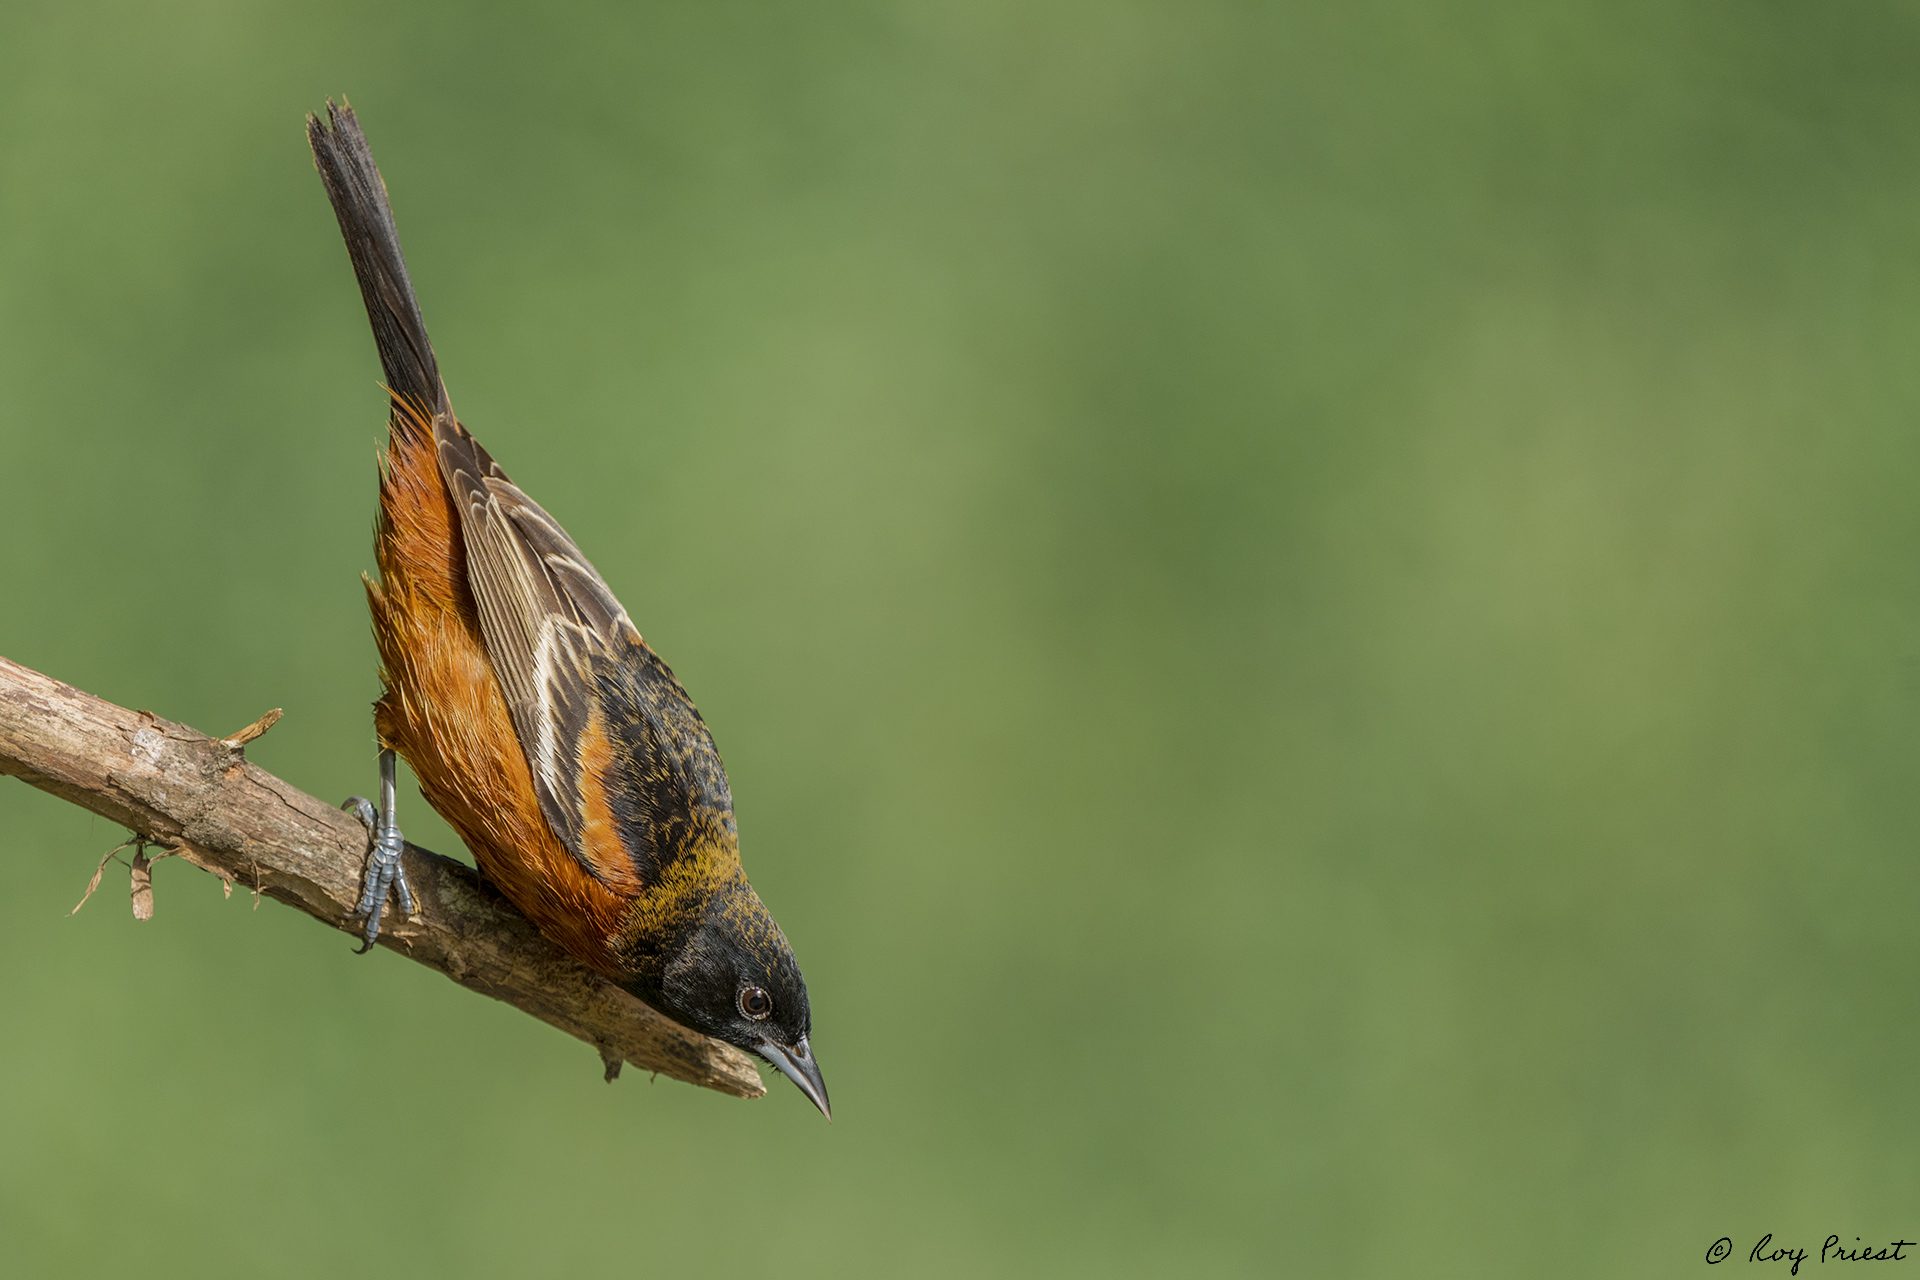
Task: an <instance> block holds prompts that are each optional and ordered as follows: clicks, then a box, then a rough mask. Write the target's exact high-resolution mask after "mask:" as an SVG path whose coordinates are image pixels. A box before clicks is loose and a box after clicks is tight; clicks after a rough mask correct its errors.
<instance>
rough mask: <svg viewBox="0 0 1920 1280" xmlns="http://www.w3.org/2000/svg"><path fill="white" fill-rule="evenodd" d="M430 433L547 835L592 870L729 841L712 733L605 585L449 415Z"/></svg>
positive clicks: (644, 865)
mask: <svg viewBox="0 0 1920 1280" xmlns="http://www.w3.org/2000/svg"><path fill="white" fill-rule="evenodd" d="M434 439H435V443H436V445H437V446H438V449H439V456H440V474H441V476H442V478H443V479H444V480H445V482H446V484H447V488H448V490H449V491H450V492H451V493H452V495H453V498H454V502H455V505H456V506H457V507H458V508H459V510H460V528H461V533H462V535H463V538H464V541H465V544H466V568H467V582H468V585H469V586H470V587H471V588H472V591H473V597H474V604H475V606H476V608H477V610H478V613H479V615H480V634H481V637H482V639H483V640H484V641H485V643H486V648H487V656H488V657H489V658H490V659H491V660H492V662H493V669H494V673H495V675H496V676H498V678H499V680H500V686H501V689H502V690H503V691H504V692H505V694H506V699H507V707H508V710H509V711H510V712H511V713H512V716H513V727H514V731H515V732H516V733H517V734H518V736H519V738H520V746H521V749H522V750H524V751H525V752H526V756H527V765H528V768H529V769H530V771H531V772H532V774H533V788H534V792H535V794H536V796H537V797H538V798H539V801H540V810H541V812H542V813H543V814H545V815H546V819H547V823H548V825H549V826H551V827H552V828H553V831H554V834H555V835H557V836H558V837H559V838H560V842H561V843H562V844H564V845H565V846H566V847H567V849H568V850H569V851H570V852H572V854H573V855H574V857H575V858H577V859H579V861H580V862H581V864H582V865H583V866H585V867H586V868H587V869H588V870H589V871H591V872H592V873H593V874H595V875H596V876H599V877H601V878H602V879H607V878H609V875H608V871H609V869H610V868H611V867H613V866H615V865H617V863H618V858H619V856H620V854H621V853H622V852H624V854H625V856H626V857H627V858H629V859H631V860H632V862H633V864H634V866H635V869H636V870H638V871H640V872H641V873H642V874H647V873H649V872H652V871H655V870H657V869H658V867H659V866H660V864H661V863H662V862H664V861H665V860H667V859H669V858H671V857H673V856H675V855H676V854H677V853H678V852H679V851H681V850H682V849H684V848H685V847H686V846H687V843H688V841H689V840H691V839H694V838H698V837H700V836H702V835H706V834H712V833H715V832H719V831H724V832H725V833H727V834H728V835H729V836H730V835H731V834H732V833H733V830H734V819H733V800H732V796H731V793H730V792H729V790H728V788H727V781H726V771H725V769H724V767H723V766H722V764H721V762H720V755H719V752H718V751H717V750H716V749H715V748H714V745H713V737H712V735H711V734H710V733H709V732H708V731H707V727H706V723H705V722H704V721H703V720H702V719H701V718H700V713H699V711H698V710H696V709H695V707H694V705H693V702H692V700H691V699H690V698H688V697H687V694H686V690H685V689H683V688H682V687H681V686H680V682H679V681H678V680H676V679H674V676H673V673H672V671H670V670H669V669H668V668H667V666H666V664H665V663H664V662H662V661H661V660H660V658H659V656H658V655H657V654H655V653H654V652H653V651H652V650H651V649H649V648H648V647H647V646H646V643H645V642H644V641H643V640H642V639H641V638H640V633H639V632H638V631H637V630H636V629H635V628H634V625H633V622H632V621H631V620H630V619H629V618H628V617H627V612H626V610H625V609H623V608H622V607H621V605H620V602H619V601H618V600H616V599H615V598H614V596H613V592H612V591H611V590H610V589H609V588H608V586H607V584H606V581H605V580H604V579H602V578H601V577H600V575H599V573H597V572H596V571H595V570H594V568H593V565H592V564H590V563H589V562H588V561H587V558H586V557H585V556H584V555H582V554H581V552H580V548H579V547H577V546H576V545H575V544H574V542H573V539H572V538H570V537H568V536H567V532H566V530H564V529H562V528H561V527H560V524H559V522H558V521H556V520H555V519H554V518H553V517H552V516H550V515H548V514H547V513H546V511H545V510H544V509H542V508H541V506H540V504H539V503H537V502H535V501H534V500H533V499H532V498H529V497H528V496H527V495H526V494H525V493H524V492H522V491H521V489H520V487H519V486H518V485H516V484H514V483H513V481H511V480H509V479H508V478H507V476H506V473H505V472H503V471H502V470H501V469H500V467H499V464H497V463H495V462H494V460H493V458H492V457H491V456H489V455H488V453H487V451H486V450H485V449H484V448H482V447H481V445H480V443H479V441H477V440H475V439H474V438H473V437H472V436H471V435H469V434H468V433H467V431H466V429H465V428H463V427H461V426H460V425H459V423H457V422H455V421H454V420H453V418H452V417H451V415H442V416H440V417H439V418H438V419H437V420H436V421H435V424H434ZM589 770H595V771H597V773H598V776H597V777H595V778H592V779H589V778H588V777H587V776H586V775H587V772H588V771H589ZM589 797H593V798H595V799H596V800H597V801H600V802H603V803H605V804H606V805H607V806H608V808H609V810H610V811H611V816H612V817H613V818H614V819H615V820H616V830H617V832H618V834H619V836H620V838H621V842H622V844H623V845H624V846H625V847H624V850H623V851H616V850H612V849H608V848H604V847H599V846H600V843H601V842H603V841H604V840H605V839H606V838H607V834H608V833H606V832H604V831H603V830H602V829H601V828H600V827H598V826H596V825H594V824H593V823H592V822H591V819H592V818H593V817H594V816H595V815H594V813H592V812H590V811H589ZM620 878H624V877H620Z"/></svg>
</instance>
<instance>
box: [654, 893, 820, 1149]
mask: <svg viewBox="0 0 1920 1280" xmlns="http://www.w3.org/2000/svg"><path fill="white" fill-rule="evenodd" d="M657 1003H658V1004H659V1006H660V1009H661V1012H663V1013H666V1014H668V1015H669V1016H671V1017H672V1018H674V1019H675V1020H676V1021H679V1022H682V1023H685V1024H686V1025H687V1026H689V1027H692V1028H693V1029H694V1030H696V1031H703V1032H705V1033H706V1034H708V1035H710V1036H712V1037H714V1038H715V1039H717V1040H724V1041H726V1042H727V1043H728V1044H732V1045H738V1046H739V1047H740V1048H742V1049H745V1050H747V1051H748V1052H749V1053H756V1054H758V1055H760V1056H761V1057H762V1058H765V1059H766V1060H767V1061H768V1062H770V1063H772V1064H773V1065H774V1066H776V1067H778V1068H779V1069H780V1071H781V1073H782V1074H783V1075H785V1076H786V1077H787V1078H788V1079H790V1080H792V1081H793V1082H794V1083H795V1084H796V1085H798V1086H800V1092H802V1093H804V1094H806V1095H807V1098H808V1099H809V1100H810V1101H811V1102H812V1103H813V1105H814V1106H816V1107H819V1108H820V1112H821V1114H822V1115H824V1116H826V1117H827V1118H828V1119H832V1118H833V1112H832V1111H831V1110H829V1108H828V1106H827V1086H826V1083H825V1081H823V1080H822V1079H821V1078H820V1065H819V1064H818V1063H817V1062H815V1061H814V1059H813V1050H812V1048H811V1046H809V1045H808V1044H807V1035H808V1034H809V1033H810V1032H811V1031H812V1030H813V1015H812V1012H811V1010H809V1009H808V1007H807V984H806V981H805V980H804V979H803V978H801V976H800V966H799V965H798V964H796V963H794V959H793V950H792V948H790V947H789V946H788V945H787V939H786V935H785V934H783V933H781V932H780V926H779V925H777V924H775V923H774V922H773V917H772V916H771V915H769V914H768V912H767V909H766V907H765V906H764V905H763V904H762V903H761V901H760V895H759V894H757V893H755V892H754V891H753V887H752V886H751V885H749V884H747V883H746V881H745V880H744V879H741V880H738V881H735V882H734V883H733V884H730V885H728V886H727V887H726V888H725V889H724V890H722V891H721V892H719V893H717V894H715V895H713V897H712V898H710V899H709V900H708V901H707V903H706V909H705V911H704V912H702V913H701V917H700V919H699V922H698V923H697V924H695V925H694V926H693V928H692V929H691V930H689V931H688V932H687V934H686V935H685V936H684V937H683V938H682V940H681V942H680V944H679V945H678V946H677V947H675V948H674V950H673V953H672V954H671V955H669V956H668V957H666V963H665V964H664V965H663V966H662V968H661V971H660V991H659V996H658V1001H657Z"/></svg>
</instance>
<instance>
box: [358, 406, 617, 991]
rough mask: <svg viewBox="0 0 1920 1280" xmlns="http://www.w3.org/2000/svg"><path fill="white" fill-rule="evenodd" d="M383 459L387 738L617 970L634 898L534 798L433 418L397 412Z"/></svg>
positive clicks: (496, 872) (588, 954)
mask: <svg viewBox="0 0 1920 1280" xmlns="http://www.w3.org/2000/svg"><path fill="white" fill-rule="evenodd" d="M386 462H387V466H386V473H385V475H384V476H383V477H382V478H381V483H380V523H379V526H378V529H377V531H376V534H375V544H374V547H375V555H376V558H377V560H378V562H379V565H380V582H379V583H378V584H375V583H373V582H372V581H369V582H368V583H367V603H368V606H369V608H370V609H371V611H372V613H373V633H374V639H375V641H376V642H377V643H378V645H379V648H380V661H381V673H380V674H381V679H382V680H383V681H384V682H385V684H386V693H385V694H384V695H383V696H382V697H381V699H380V701H379V703H378V705H377V706H376V707H375V709H374V725H375V727H376V729H377V730H378V732H379V735H380V742H381V745H382V746H386V747H391V748H393V750H395V751H397V752H399V753H400V755H401V757H402V758H404V759H405V760H406V762H407V764H408V765H409V766H410V767H411V768H412V769H413V772H414V775H415V776H416V777H418V778H419V780H420V789H421V791H422V792H424V793H425V795H426V797H427V801H428V803H430V804H432V805H433V807H434V808H435V809H436V810H438V811H439V813H440V815H441V816H442V817H444V818H445V819H446V820H447V821H448V823H449V824H451V825H452V827H453V829H454V830H455V831H458V832H459V833H460V838H461V839H462V840H465V841H466V843H467V847H468V848H469V849H471V850H472V851H473V855H474V858H475V859H476V860H477V861H478V862H479V865H480V870H481V872H482V873H484V874H485V875H486V877H487V879H489V880H491V881H492V882H493V883H494V884H495V885H497V886H499V888H500V890H501V892H503V893H505V894H506V895H507V897H508V899H509V900H511V901H512V902H513V904H514V905H515V906H517V907H519V908H520V910H521V912H523V913H524V914H525V915H526V916H527V917H528V918H529V919H531V920H532V921H533V922H534V924H535V925H537V926H538V927H539V929H540V931H541V932H542V933H544V934H546V935H547V937H549V938H551V939H552V940H553V941H555V942H556V943H558V944H560V945H561V946H562V947H564V948H565V949H566V950H567V951H569V952H570V953H572V954H573V955H574V956H575V957H576V958H578V959H579V960H581V961H582V962H584V963H586V964H588V965H591V966H593V967H594V968H596V969H599V970H600V971H601V972H603V973H606V974H608V975H609V976H611V977H615V978H618V977H621V976H622V974H621V971H620V967H619V965H618V964H617V962H616V961H615V960H614V958H613V951H612V944H613V940H614V938H615V936H616V935H617V933H618V932H619V928H620V921H621V919H622V918H623V916H624V915H625V914H626V908H627V903H626V901H625V900H623V899H622V898H621V897H619V896H617V895H615V894H614V893H611V892H609V891H608V890H607V889H606V888H603V887H602V886H601V885H600V884H598V883H596V882H595V881H594V879H593V877H591V876H590V875H588V874H587V873H586V871H585V870H584V869H583V868H582V867H581V866H580V864H579V863H578V862H577V861H575V860H574V858H573V856H572V855H571V854H569V853H568V852H567V850H566V849H565V848H564V847H563V846H562V845H561V844H560V842H559V840H558V839H556V838H555V837H554V835H553V832H552V829H551V828H550V827H548V825H547V821H546V818H545V817H544V816H543V815H542V814H541V812H540V804H539V801H538V800H536V799H535V798H534V791H533V779H532V775H531V774H530V773H529V771H528V768H527V759H526V753H525V752H524V751H523V750H522V749H521V746H520V741H519V739H518V737H517V736H516V735H515V733H514V728H513V720H512V717H511V715H510V714H509V713H508V711H507V704H506V699H505V697H504V696H503V695H502V694H501V691H500V684H499V681H498V680H496V679H495V678H494V674H493V667H492V664H491V663H490V661H489V660H488V658H487V653H486V648H485V644H484V642H483V641H482V639H481V636H480V623H479V618H478V615H477V614H476V613H475V612H474V606H473V599H472V595H471V593H470V591H469V590H468V588H467V585H466V580H465V576H464V574H465V570H464V555H463V552H462V549H461V546H460V531H459V526H458V522H457V521H458V513H457V512H455V511H454V509H453V504H452V501H451V499H450V498H449V497H448V494H447V490H446V486H445V485H444V484H443V483H442V482H441V479H440V470H439V466H438V463H437V461H436V458H435V451H434V446H433V436H432V429H431V427H430V426H429V425H428V424H427V423H425V422H422V421H420V420H419V419H418V418H416V417H414V416H412V415H411V414H408V413H405V412H404V411H396V414H395V421H394V424H393V437H392V441H391V443H390V445H389V447H388V450H387V458H386ZM403 826H404V823H403ZM637 887H638V886H637V885H636V886H635V888H637Z"/></svg>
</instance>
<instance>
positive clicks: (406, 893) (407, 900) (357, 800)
mask: <svg viewBox="0 0 1920 1280" xmlns="http://www.w3.org/2000/svg"><path fill="white" fill-rule="evenodd" d="M340 807H341V808H342V809H345V810H348V811H349V812H351V813H353V814H354V815H355V816H357V817H358V818H359V819H360V822H361V824H362V825H363V826H365V827H366V828H367V835H368V837H369V842H370V844H371V848H370V849H369V850H368V852H367V870H366V874H365V876H364V877H363V878H362V880H361V882H360V901H359V902H357V903H355V904H354V908H353V911H352V913H351V916H350V917H349V918H350V919H351V918H353V917H361V916H364V917H365V918H366V922H367V925H366V929H365V930H364V931H363V932H362V933H361V938H362V939H363V941H362V942H361V944H360V945H359V946H358V947H356V948H354V954H355V955H360V956H363V955H365V954H367V952H369V951H371V950H373V944H374V943H375V942H377V941H379V938H380V920H381V917H383V916H384V915H385V914H386V910H387V892H388V890H390V889H397V890H398V892H399V895H400V908H401V910H403V911H404V912H406V913H407V914H408V915H412V914H413V889H412V886H410V885H409V884H408V883H407V873H406V871H405V870H404V869H402V867H401V865H400V855H401V853H402V851H403V850H405V848H406V840H405V838H403V837H402V836H401V834H400V830H399V828H398V827H395V826H393V825H392V824H391V823H383V822H382V821H380V814H379V811H378V810H377V809H375V808H374V807H373V802H372V801H370V800H368V799H367V798H366V797H364V796H351V797H349V798H348V799H347V801H346V802H345V803H344V804H342V805H341V806H340Z"/></svg>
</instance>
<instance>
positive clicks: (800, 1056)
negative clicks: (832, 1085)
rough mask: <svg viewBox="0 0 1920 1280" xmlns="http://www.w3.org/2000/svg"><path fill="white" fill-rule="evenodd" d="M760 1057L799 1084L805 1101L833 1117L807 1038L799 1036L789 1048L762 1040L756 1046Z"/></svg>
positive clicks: (823, 1081)
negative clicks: (798, 1041) (795, 1042)
mask: <svg viewBox="0 0 1920 1280" xmlns="http://www.w3.org/2000/svg"><path fill="white" fill-rule="evenodd" d="M758 1052H759V1054H760V1056H761V1057H763V1058H765V1059H766V1060H767V1061H768V1062H771V1063H772V1064H773V1065H774V1066H776V1067H778V1068H780V1074H781V1075H783V1076H785V1077H786V1078H787V1079H789V1080H791V1081H793V1082H794V1083H795V1084H797V1085H799V1086H800V1092H802V1093H804V1094H806V1095H807V1101H809V1102H811V1103H812V1104H813V1105H814V1106H816V1107H818V1108H820V1114H821V1115H823V1116H825V1117H826V1118H827V1119H829V1120H831V1119H833V1108H831V1107H829V1106H828V1105H827V1082H826V1081H825V1080H822V1079H821V1078H820V1064H819V1063H817V1062H815V1061H814V1060H813V1050H811V1049H809V1048H807V1038H806V1037H805V1036H801V1037H800V1043H799V1044H797V1045H795V1046H793V1048H791V1049H789V1048H787V1046H785V1045H783V1044H780V1043H778V1042H777V1041H774V1040H762V1041H761V1042H760V1044H759V1046H758Z"/></svg>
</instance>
